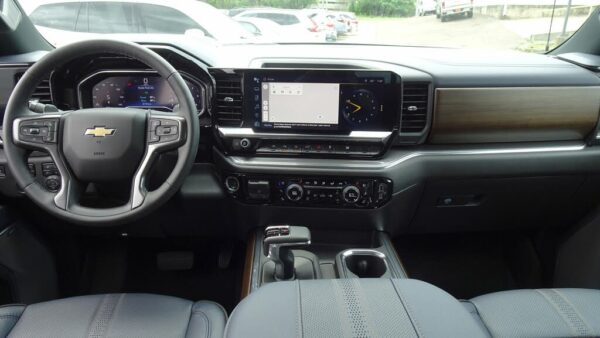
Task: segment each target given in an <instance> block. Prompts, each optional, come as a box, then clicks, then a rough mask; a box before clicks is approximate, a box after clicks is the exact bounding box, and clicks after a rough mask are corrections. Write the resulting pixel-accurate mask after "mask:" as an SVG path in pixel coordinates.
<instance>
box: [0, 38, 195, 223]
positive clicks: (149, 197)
mask: <svg viewBox="0 0 600 338" xmlns="http://www.w3.org/2000/svg"><path fill="white" fill-rule="evenodd" d="M100 54H118V55H122V56H126V57H130V58H133V59H135V60H137V61H140V62H142V63H143V64H145V65H146V66H148V67H149V68H150V69H153V70H155V71H156V72H157V73H158V74H159V75H160V76H161V77H163V78H164V79H166V80H167V82H168V84H169V85H170V86H171V89H172V90H173V92H174V93H175V96H176V97H177V100H178V102H179V109H178V110H177V112H176V115H177V117H173V119H174V120H175V122H177V123H179V127H180V130H179V139H178V141H179V143H178V144H177V145H176V147H171V148H170V149H167V150H175V149H173V148H176V151H177V155H178V157H177V162H176V163H175V165H174V168H173V170H172V172H171V173H170V174H169V176H168V177H167V179H166V180H165V181H164V182H163V183H162V185H161V186H159V187H158V188H157V189H155V190H153V191H147V190H145V186H144V183H145V182H144V180H143V179H140V182H136V179H135V178H134V179H133V181H134V182H133V185H134V187H133V192H132V196H130V198H131V199H130V202H128V203H127V204H125V205H124V206H120V207H114V208H106V209H100V208H90V207H82V206H80V205H76V204H75V203H73V205H71V204H70V202H65V203H64V204H63V203H59V202H57V198H58V196H57V194H56V193H51V192H49V191H47V190H46V189H45V188H44V187H42V185H41V184H40V183H38V182H37V181H36V180H35V178H34V177H32V176H31V174H30V173H29V170H28V168H27V164H26V162H27V158H26V155H27V147H23V144H21V143H23V142H19V125H18V123H19V122H20V121H21V120H22V119H27V118H32V119H38V118H40V117H41V118H44V115H46V114H34V115H39V116H40V117H36V116H34V115H32V112H31V111H30V110H29V107H28V105H29V98H30V97H31V94H32V93H33V91H34V89H35V87H36V86H37V85H38V83H39V82H40V81H41V80H42V79H43V78H44V77H45V76H47V74H50V72H51V71H53V70H54V69H57V68H58V67H60V66H62V65H64V64H66V63H67V62H69V61H72V60H74V59H76V58H79V57H82V56H89V55H100ZM104 109H110V108H104ZM74 112H77V111H74ZM147 114H148V116H151V115H149V114H150V110H148V113H147ZM24 116H27V117H26V118H23V117H24ZM32 116H33V117H32ZM157 118H161V116H158V117H157ZM162 118H168V119H170V118H171V117H170V116H166V117H165V116H164V115H163V116H162ZM58 121H59V127H57V130H58V131H57V134H58V137H57V138H58V139H59V140H58V141H57V142H56V149H57V151H49V153H50V155H51V156H52V158H53V160H54V162H55V163H56V164H57V166H58V167H59V171H60V172H61V179H63V182H66V183H68V184H69V186H67V187H65V186H64V185H63V186H62V187H61V192H62V191H63V190H62V189H66V193H64V195H65V196H66V198H67V201H68V198H69V196H70V195H73V194H70V190H69V189H70V188H71V185H70V184H71V182H72V181H73V182H74V181H76V180H75V179H74V177H73V173H72V172H71V171H70V170H69V166H68V165H65V163H66V161H65V159H64V156H63V155H62V153H61V148H62V146H61V142H62V141H61V140H60V138H61V135H62V133H63V132H64V131H63V130H62V128H63V127H62V126H63V122H61V121H62V120H60V119H59V120H58ZM149 121H150V120H148V122H147V123H148V124H149V123H150V122H149ZM163 121H164V120H163ZM21 122H22V121H21ZM3 126H4V128H3V141H4V153H5V155H6V159H7V162H8V167H9V170H10V171H11V173H12V175H13V176H14V177H15V180H16V182H17V185H18V186H19V187H20V188H21V189H22V190H23V191H24V193H25V194H26V195H27V196H28V197H29V198H30V199H31V200H32V201H33V202H34V203H36V204H37V205H39V206H40V207H41V208H42V209H44V210H46V211H48V212H49V213H51V214H53V215H55V216H57V217H59V218H61V219H64V220H67V221H70V222H73V223H77V224H81V225H86V226H109V225H117V224H122V223H126V222H129V221H132V220H134V219H136V218H139V217H141V216H143V215H145V214H147V213H148V212H150V211H152V210H154V209H155V208H157V207H158V206H160V205H162V204H164V203H165V202H166V201H168V200H169V199H170V198H171V197H172V196H173V195H174V194H175V193H176V192H177V191H178V190H179V188H180V186H181V185H182V183H183V181H184V179H185V177H186V176H187V174H188V173H189V172H190V169H191V167H192V165H193V163H194V159H195V157H196V153H197V150H198V142H199V137H200V126H199V121H198V118H197V115H196V111H195V103H194V99H193V97H192V94H191V93H190V91H189V89H188V87H187V85H186V83H185V81H184V80H183V78H182V77H181V75H180V74H179V73H178V72H177V70H176V69H175V68H174V67H173V66H172V65H171V64H169V63H168V62H167V61H166V60H165V59H164V58H162V57H161V56H160V55H158V54H157V53H155V52H153V51H151V50H150V49H148V48H146V47H143V46H141V45H138V44H135V43H131V42H125V41H120V40H111V39H97V40H86V41H81V42H76V43H73V44H69V45H65V46H62V47H60V48H57V49H55V50H54V51H52V52H50V53H48V54H47V55H45V56H44V57H42V58H41V59H40V60H39V61H37V62H36V63H35V64H34V65H33V66H31V67H30V68H29V69H28V70H27V71H26V72H25V73H24V75H23V76H22V78H21V79H20V80H19V82H18V83H17V85H16V86H15V88H14V90H13V92H12V94H11V96H10V98H9V100H8V104H7V107H6V110H5V115H4V123H3ZM144 142H146V140H144ZM48 147H49V146H48ZM45 149H46V148H44V150H45ZM52 149H53V148H52ZM149 149H151V150H152V153H149V152H150V151H151V150H149ZM154 149H155V148H152V147H149V146H148V145H146V148H145V154H144V157H143V159H144V161H153V160H154V155H155V154H154V152H153V150H154ZM149 165H150V164H148V163H146V164H144V163H141V164H140V168H138V171H136V178H137V177H138V176H137V175H138V172H139V171H140V170H142V169H144V170H146V169H147V168H146V166H149ZM65 175H66V176H69V175H71V176H69V177H67V178H65V177H64V176H65ZM142 178H143V177H142ZM71 179H73V180H72V181H71ZM136 184H137V185H138V186H137V187H136V186H135V185H136ZM65 185H66V184H65ZM73 185H74V184H73ZM136 189H139V191H140V192H141V193H142V196H141V197H140V196H137V197H135V196H134V195H135V194H134V192H135V191H137V190H136ZM138 195H139V194H138ZM61 197H62V196H61Z"/></svg>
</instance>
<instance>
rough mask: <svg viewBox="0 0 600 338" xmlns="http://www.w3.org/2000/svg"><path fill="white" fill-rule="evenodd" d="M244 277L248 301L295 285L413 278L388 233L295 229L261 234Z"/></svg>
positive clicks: (248, 255)
mask: <svg viewBox="0 0 600 338" xmlns="http://www.w3.org/2000/svg"><path fill="white" fill-rule="evenodd" d="M244 271H245V272H244V273H245V275H244V289H243V291H242V293H243V295H242V296H246V295H247V294H248V293H251V292H253V291H255V290H257V289H258V288H260V287H261V286H263V285H265V284H270V283H278V282H281V281H290V280H319V279H357V278H358V279H362V278H407V274H406V272H405V270H404V267H403V266H402V262H401V261H400V259H399V257H398V255H397V254H396V251H395V249H394V247H393V245H392V243H391V241H390V239H389V237H388V235H387V234H385V233H383V232H378V231H373V232H370V231H333V232H329V231H326V230H317V229H313V230H309V229H308V228H306V227H303V226H290V225H275V226H268V227H266V228H261V229H257V230H256V232H255V233H254V235H253V236H252V238H251V239H250V241H249V243H248V251H247V253H246V267H245V269H244Z"/></svg>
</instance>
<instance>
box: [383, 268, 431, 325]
mask: <svg viewBox="0 0 600 338" xmlns="http://www.w3.org/2000/svg"><path fill="white" fill-rule="evenodd" d="M389 281H390V283H392V287H393V288H394V290H395V291H396V294H397V295H398V299H399V300H400V303H401V304H402V306H403V307H404V311H406V314H407V315H408V319H409V320H410V323H411V324H412V326H413V330H415V334H416V335H417V337H425V336H424V335H423V334H422V333H421V329H420V327H419V324H418V323H417V320H416V318H413V315H412V311H411V310H410V307H409V306H408V303H407V302H406V301H405V300H404V297H402V294H401V292H400V290H399V289H398V288H397V287H396V283H394V280H392V279H390V280H389Z"/></svg>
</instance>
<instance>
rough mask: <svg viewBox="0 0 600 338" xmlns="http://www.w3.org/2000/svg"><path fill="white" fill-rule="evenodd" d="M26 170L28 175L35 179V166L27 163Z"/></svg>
mask: <svg viewBox="0 0 600 338" xmlns="http://www.w3.org/2000/svg"><path fill="white" fill-rule="evenodd" d="M27 170H29V173H30V174H31V176H34V177H35V174H36V171H35V164H33V163H27Z"/></svg>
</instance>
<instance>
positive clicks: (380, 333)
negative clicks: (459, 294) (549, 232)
mask: <svg viewBox="0 0 600 338" xmlns="http://www.w3.org/2000/svg"><path fill="white" fill-rule="evenodd" d="M225 336H226V337H227V338H238V337H244V338H254V337H260V338H275V337H303V338H313V337H403V338H404V337H429V338H435V337H469V338H477V337H501V338H505V337H519V338H523V337H529V338H537V337H540V338H542V337H544V338H551V337H600V290H586V289H545V290H516V291H506V292H498V293H493V294H489V295H484V296H480V297H477V298H474V299H472V300H470V301H463V302H462V303H461V302H460V301H458V300H457V299H455V298H454V297H452V296H450V295H449V294H447V293H446V292H444V291H442V290H441V289H439V288H437V287H435V286H433V285H430V284H427V283H425V282H421V281H417V280H411V279H396V280H390V279H383V278H382V279H337V280H307V281H295V282H277V283H271V284H267V285H264V286H262V287H261V288H260V289H258V290H257V291H255V292H253V293H252V294H250V295H249V296H248V297H247V298H246V299H244V300H243V301H242V302H241V303H240V304H239V305H238V306H237V307H236V309H235V310H234V311H233V313H232V315H231V319H230V320H229V322H228V323H227V328H226V330H225Z"/></svg>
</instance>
